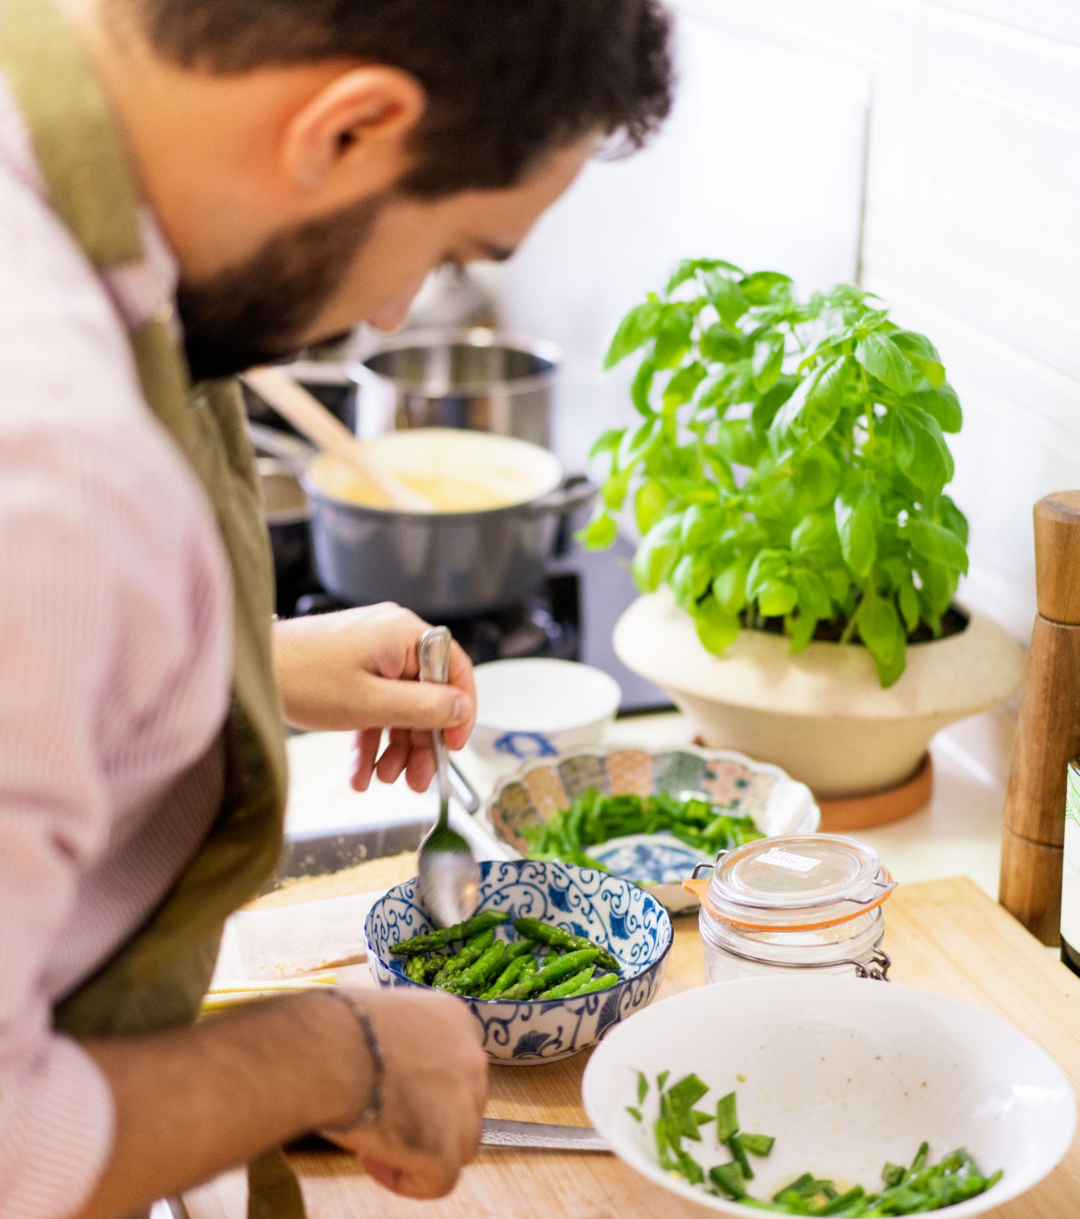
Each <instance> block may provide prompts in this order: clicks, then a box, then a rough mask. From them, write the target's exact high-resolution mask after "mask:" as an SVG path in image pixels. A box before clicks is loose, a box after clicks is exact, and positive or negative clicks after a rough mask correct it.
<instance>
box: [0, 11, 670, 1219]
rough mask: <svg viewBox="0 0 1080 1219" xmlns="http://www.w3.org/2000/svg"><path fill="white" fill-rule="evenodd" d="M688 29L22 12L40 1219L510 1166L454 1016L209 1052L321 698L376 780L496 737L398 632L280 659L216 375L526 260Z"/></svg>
mask: <svg viewBox="0 0 1080 1219" xmlns="http://www.w3.org/2000/svg"><path fill="white" fill-rule="evenodd" d="M667 37H668V34H667V25H666V21H665V18H664V16H663V14H662V13H661V11H660V10H659V8H658V4H657V0H213V2H212V3H208V2H207V0H63V3H62V5H61V8H60V9H59V10H58V9H56V8H55V7H53V0H0V571H2V573H3V574H2V583H0V1214H2V1215H4V1216H5V1219H60V1217H61V1216H79V1217H81V1219H106V1217H109V1216H121V1215H128V1214H131V1213H132V1212H133V1211H136V1210H138V1209H140V1208H144V1209H145V1207H146V1205H147V1204H148V1203H149V1202H150V1201H151V1200H152V1199H154V1198H155V1197H159V1196H162V1195H164V1194H167V1193H169V1192H171V1191H175V1190H178V1189H180V1188H182V1187H185V1186H188V1185H190V1184H192V1183H194V1182H197V1181H199V1180H203V1179H205V1178H207V1177H209V1176H211V1175H213V1174H214V1173H216V1172H218V1171H220V1170H222V1169H224V1168H226V1167H228V1166H231V1165H236V1164H241V1163H244V1162H246V1161H251V1160H253V1159H255V1160H256V1163H257V1164H258V1165H260V1166H261V1169H262V1177H261V1178H260V1176H259V1174H258V1173H253V1181H255V1182H256V1187H257V1188H258V1187H260V1186H259V1182H260V1181H261V1185H262V1186H265V1185H266V1184H267V1180H268V1175H269V1177H270V1178H272V1177H273V1173H274V1171H275V1165H276V1166H277V1167H280V1162H279V1161H275V1159H274V1155H273V1153H272V1152H269V1153H267V1149H272V1148H274V1147H276V1146H278V1145H279V1144H280V1143H282V1142H283V1141H286V1140H288V1139H290V1138H293V1137H295V1136H296V1135H298V1134H300V1133H302V1132H305V1131H310V1130H315V1129H321V1130H324V1131H329V1132H332V1137H333V1138H335V1139H336V1140H337V1141H338V1142H339V1143H340V1144H341V1145H342V1146H343V1147H346V1148H349V1149H352V1150H353V1151H355V1152H356V1154H357V1155H358V1156H359V1157H360V1159H361V1160H362V1161H363V1163H364V1165H365V1167H366V1168H367V1170H368V1171H369V1172H371V1173H372V1174H374V1175H375V1176H376V1177H377V1178H378V1179H379V1180H380V1181H381V1182H382V1183H384V1184H385V1185H387V1186H388V1187H389V1188H391V1189H394V1190H397V1191H399V1192H401V1193H403V1194H409V1195H415V1196H434V1195H437V1194H440V1193H443V1192H445V1191H446V1190H448V1189H449V1188H450V1187H451V1186H452V1184H453V1182H454V1180H455V1178H456V1176H457V1173H458V1171H459V1170H460V1167H461V1165H462V1164H463V1163H465V1162H466V1161H467V1160H468V1159H469V1158H470V1156H471V1155H472V1153H473V1151H474V1150H475V1147H476V1143H477V1138H478V1129H479V1118H480V1114H481V1112H482V1108H483V1103H484V1091H485V1081H484V1062H483V1057H482V1055H481V1053H480V1051H479V1048H478V1046H477V1042H476V1036H475V1033H474V1031H473V1029H472V1027H471V1024H470V1021H469V1019H468V1017H467V1014H466V1011H465V1009H464V1007H463V1005H461V1004H459V1003H457V1002H456V1001H454V1000H453V999H450V998H448V997H445V996H441V995H431V996H426V995H420V996H416V995H412V994H402V993H390V992H378V993H376V992H371V993H368V992H365V993H364V994H363V996H362V998H361V997H359V996H347V995H346V996H343V995H323V994H320V995H311V994H307V995H303V996H297V997H295V998H291V999H288V1000H283V1001H281V1002H273V1003H265V1004H260V1005H258V1006H257V1007H252V1008H249V1009H247V1010H245V1011H242V1012H240V1013H238V1014H236V1015H235V1016H230V1017H227V1018H221V1019H217V1020H214V1021H212V1022H208V1023H205V1024H201V1025H199V1026H197V1027H191V1026H190V1021H191V1019H192V1017H193V1016H194V1013H195V1011H196V1009H197V1006H198V1000H199V996H200V995H201V993H202V991H203V988H204V987H205V984H206V980H207V978H208V975H209V970H210V968H211V967H212V963H213V956H214V953H215V951H216V945H217V938H218V935H219V934H220V926H221V921H222V919H223V918H224V917H225V915H226V914H227V913H228V912H229V911H230V910H231V909H233V908H235V907H236V906H237V905H239V904H241V903H242V902H243V901H245V900H246V899H247V898H248V897H249V896H251V895H252V894H253V893H254V892H255V891H256V889H257V888H258V887H259V885H260V884H261V883H263V881H264V880H265V879H266V877H267V875H268V873H269V871H270V870H271V869H272V867H273V863H274V858H275V855H276V851H277V849H278V846H279V844H280V824H281V816H282V807H283V791H284V755H283V749H282V732H281V721H280V715H281V710H282V708H283V710H284V715H285V718H286V719H287V720H288V721H289V722H291V723H292V724H294V725H297V726H300V727H304V728H312V729H354V730H357V733H358V736H357V753H356V764H355V771H354V774H353V784H354V786H355V787H356V788H357V789H360V790H362V789H364V788H365V787H366V786H367V785H368V783H369V782H370V780H371V777H372V774H373V773H377V774H378V776H379V777H380V778H381V779H383V780H384V781H392V780H394V779H396V778H398V777H399V776H400V775H401V774H403V773H404V774H405V775H406V776H407V781H408V782H409V783H410V784H411V785H412V786H413V787H415V788H417V789H422V788H424V787H425V786H426V785H427V784H428V783H429V782H430V779H431V776H432V773H433V758H432V751H431V742H430V735H429V733H430V730H431V729H432V728H434V727H442V728H445V729H446V735H447V741H448V743H449V745H450V746H451V747H452V748H460V746H461V745H462V744H464V742H465V740H466V738H467V736H468V733H469V730H470V728H471V726H472V722H473V715H474V692H473V685H472V679H471V675H470V672H469V666H468V662H467V660H466V659H465V658H464V656H463V655H462V654H461V653H460V651H457V652H455V655H454V660H453V663H452V668H451V677H450V684H449V686H448V687H446V688H436V687H431V686H428V685H420V684H418V683H417V682H416V681H415V680H414V679H415V678H416V675H417V663H416V642H417V639H418V636H419V634H420V632H421V631H422V630H423V624H422V623H421V622H420V621H419V620H418V619H416V618H415V617H414V616H413V615H411V614H409V613H407V612H405V611H403V610H399V609H398V608H397V607H392V606H379V607H374V608H370V609H360V610H355V611H351V612H345V613H342V614H338V615H331V616H327V617H325V618H322V619H318V620H311V621H303V622H293V623H287V622H283V623H278V624H276V627H275V629H274V632H273V641H272V644H271V638H270V624H269V619H270V602H271V591H272V590H271V587H270V578H269V576H270V573H269V571H268V564H267V554H266V547H265V541H264V538H263V537H262V536H261V534H260V532H259V528H258V524H257V519H256V518H257V509H256V506H255V500H254V483H253V480H252V477H251V470H250V458H249V454H248V452H247V449H246V446H245V443H244V440H243V435H242V421H241V419H240V415H239V412H238V408H237V405H236V400H235V396H234V395H233V393H232V391H231V390H230V388H229V387H228V386H227V385H226V384H225V383H224V382H222V381H220V380H218V379H220V378H224V377H228V376H230V375H232V374H235V373H236V372H239V371H241V370H243V369H244V368H246V367H249V366H251V365H253V364H257V363H262V362H267V361H272V360H276V359H280V358H283V357H287V356H289V355H291V354H293V353H295V352H296V351H298V350H299V349H301V348H302V347H304V346H305V345H307V344H309V343H311V342H313V341H316V340H320V339H323V338H327V337H331V336H333V335H335V334H337V333H340V332H342V331H344V330H347V329H349V328H351V327H353V326H354V325H356V324H357V323H358V322H360V321H368V322H370V323H372V324H373V325H375V326H378V327H382V328H392V327H394V326H396V325H397V324H399V323H400V321H401V319H402V318H403V317H404V315H405V312H406V310H407V307H408V304H409V302H410V300H411V298H412V296H413V294H414V292H415V291H416V290H417V288H418V287H419V285H420V283H421V281H422V280H423V278H424V276H425V275H426V273H427V272H428V271H429V270H431V269H432V268H433V267H435V266H438V265H439V264H441V263H445V262H447V261H450V262H461V263H463V262H467V261H469V260H471V259H477V258H496V259H501V258H507V257H509V256H510V254H511V253H512V252H513V250H514V247H515V246H516V245H517V244H518V243H519V242H520V241H521V239H522V238H523V237H524V236H525V234H526V232H527V231H528V229H529V227H530V226H531V224H532V223H533V221H534V220H535V219H536V217H537V216H538V215H539V214H540V213H541V212H542V211H543V209H544V208H545V207H546V206H547V205H548V204H550V203H551V202H552V201H553V200H554V199H555V198H557V197H558V195H559V194H560V193H561V192H562V191H563V190H564V189H565V188H566V187H567V186H568V185H569V183H570V182H571V181H572V180H573V178H574V176H575V175H576V174H577V172H578V170H579V169H580V167H581V165H582V164H583V163H584V161H585V160H586V159H587V158H588V157H589V156H591V155H592V154H593V153H594V152H595V151H596V150H597V149H598V147H600V146H601V145H603V144H605V143H610V142H612V141H614V142H616V143H621V144H623V145H625V146H627V147H630V148H633V147H636V146H638V145H640V144H641V143H642V142H643V141H644V139H645V138H646V137H647V135H648V134H649V133H650V131H651V130H652V129H654V128H655V126H656V125H657V124H658V123H659V122H660V121H661V120H662V119H663V117H664V115H665V114H666V112H667V109H668V105H669V91H670V68H669V61H668V50H667ZM192 382H194V383H196V388H195V393H194V396H193V397H191V398H190V399H189V398H188V391H189V390H190V387H191V383H192ZM275 681H276V686H275ZM279 696H280V704H279ZM384 728H389V729H390V734H389V742H388V744H387V746H386V748H385V749H384V750H383V752H382V754H381V756H380V755H379V748H380V740H381V734H382V730H383V729H384ZM264 1153H267V1154H264ZM260 1156H262V1158H261V1159H258V1157H260ZM277 1188H278V1189H279V1191H280V1190H281V1189H282V1188H284V1187H283V1186H282V1185H281V1182H280V1180H278V1181H277ZM287 1194H288V1189H287V1188H286V1189H285V1192H284V1193H281V1192H279V1194H278V1195H276V1196H277V1197H279V1198H285V1197H286V1195H287ZM289 1205H291V1204H286V1203H285V1202H282V1204H281V1206H280V1207H278V1208H277V1209H275V1210H273V1212H272V1213H275V1214H285V1213H293V1212H292V1211H291V1210H289Z"/></svg>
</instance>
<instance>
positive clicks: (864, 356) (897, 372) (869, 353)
mask: <svg viewBox="0 0 1080 1219" xmlns="http://www.w3.org/2000/svg"><path fill="white" fill-rule="evenodd" d="M855 359H856V360H858V361H859V363H860V364H861V365H862V366H863V368H865V369H866V371H867V372H868V373H869V374H870V375H871V376H872V377H876V378H877V379H878V380H879V381H880V382H881V383H882V385H886V386H888V388H889V389H891V390H893V391H894V392H896V393H898V394H906V393H907V392H908V390H910V389H911V388H912V385H913V383H914V378H913V376H912V372H911V365H910V364H909V363H908V362H907V359H906V358H905V357H904V353H903V352H902V351H901V350H900V348H899V347H897V345H896V344H895V343H894V342H893V340H892V338H891V337H890V336H889V335H887V334H881V333H880V332H875V333H874V334H868V335H867V336H866V337H865V338H864V339H860V341H859V343H858V344H857V346H856V348H855Z"/></svg>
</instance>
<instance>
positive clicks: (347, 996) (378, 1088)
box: [329, 987, 386, 1130]
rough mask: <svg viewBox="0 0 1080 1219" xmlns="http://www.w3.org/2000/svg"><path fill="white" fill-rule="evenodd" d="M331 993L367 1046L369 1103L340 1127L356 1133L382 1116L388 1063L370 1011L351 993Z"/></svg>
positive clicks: (331, 991)
mask: <svg viewBox="0 0 1080 1219" xmlns="http://www.w3.org/2000/svg"><path fill="white" fill-rule="evenodd" d="M329 993H330V994H331V995H332V996H333V998H335V999H338V1000H340V1002H341V1003H343V1004H344V1005H345V1006H346V1007H347V1008H348V1010H349V1012H350V1013H351V1014H352V1017H353V1019H354V1020H355V1021H356V1024H357V1027H358V1028H359V1030H360V1034H361V1036H362V1037H363V1039H364V1043H365V1045H366V1046H367V1052H368V1062H369V1066H370V1072H369V1073H368V1074H369V1078H368V1077H365V1083H366V1084H367V1100H366V1103H365V1104H364V1105H363V1107H362V1108H360V1109H359V1111H358V1112H357V1113H356V1114H355V1115H354V1116H353V1117H352V1118H351V1120H350V1121H348V1122H346V1123H345V1125H344V1126H342V1127H341V1129H342V1130H356V1129H359V1128H360V1127H362V1126H370V1125H371V1123H372V1122H374V1121H376V1120H377V1119H378V1117H379V1115H380V1114H381V1113H382V1109H383V1100H384V1099H385V1096H384V1081H385V1078H386V1060H385V1058H384V1057H383V1049H382V1043H381V1042H380V1041H379V1037H378V1034H377V1033H376V1032H375V1026H374V1024H372V1022H371V1017H370V1016H369V1015H368V1011H367V1007H366V1006H365V1005H364V1004H363V1003H362V1002H361V1001H360V1000H359V999H358V998H357V997H356V996H354V995H353V994H352V993H350V992H349V991H346V990H340V989H338V988H336V987H335V988H333V989H332V990H330V992H329Z"/></svg>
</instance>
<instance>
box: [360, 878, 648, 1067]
mask: <svg viewBox="0 0 1080 1219" xmlns="http://www.w3.org/2000/svg"><path fill="white" fill-rule="evenodd" d="M479 908H480V909H481V910H505V911H506V912H507V913H508V914H509V915H510V922H513V920H514V919H516V918H538V919H540V920H541V921H543V922H545V923H552V924H554V925H555V926H557V927H565V928H566V930H567V931H569V932H570V933H571V934H572V935H583V936H587V937H588V938H589V939H591V940H594V941H596V943H598V944H603V945H604V946H605V947H607V948H608V949H609V951H610V952H612V953H613V954H614V955H615V956H616V957H618V958H619V961H620V963H621V965H622V969H621V970H620V981H619V982H618V983H617V984H616V985H615V986H613V987H612V988H611V989H610V990H602V991H596V992H595V993H593V994H591V995H581V996H580V997H579V998H576V999H573V998H571V999H538V1000H517V1001H515V1000H512V999H468V998H465V999H463V1000H462V1002H463V1003H467V1004H468V1005H469V1007H470V1009H471V1010H472V1013H473V1015H474V1016H475V1017H476V1021H477V1023H478V1024H479V1026H480V1028H481V1030H482V1032H483V1035H484V1049H485V1050H486V1051H487V1054H488V1057H489V1058H490V1059H492V1061H494V1062H502V1063H508V1064H514V1065H527V1064H531V1063H538V1062H552V1061H554V1060H555V1059H557V1058H569V1057H570V1055H571V1054H577V1053H579V1052H580V1051H581V1050H584V1049H587V1048H588V1047H589V1046H591V1045H595V1044H596V1043H597V1042H598V1041H599V1040H600V1039H601V1038H602V1037H604V1036H605V1035H606V1034H607V1033H609V1032H610V1031H611V1030H612V1029H613V1028H614V1027H615V1025H617V1024H618V1023H619V1022H620V1021H622V1020H624V1019H625V1018H626V1017H627V1016H631V1015H633V1014H634V1012H637V1011H640V1010H641V1009H642V1008H644V1007H647V1006H648V1005H649V1004H650V1003H651V1002H652V1001H653V999H654V998H655V997H656V992H657V991H658V990H659V989H660V982H661V981H662V979H663V976H664V964H665V961H666V958H667V954H668V949H669V948H670V947H671V940H672V927H671V919H670V918H669V917H668V914H667V911H666V910H665V909H664V908H663V906H662V905H661V904H660V903H659V902H658V901H657V900H656V898H655V897H653V896H652V895H651V894H649V893H647V892H646V891H645V890H644V889H641V888H639V887H638V886H637V885H633V884H631V883H630V882H629V881H625V880H620V879H619V878H618V877H617V876H609V875H607V874H605V873H603V872H598V871H595V870H594V869H592V868H576V867H574V866H572V865H571V864H565V863H539V862H537V861H535V860H529V859H523V860H499V859H492V860H486V861H484V862H483V863H481V864H480V907H479ZM506 925H507V926H508V925H509V924H506ZM431 929H432V923H431V920H430V919H429V918H428V916H427V913H426V912H425V911H424V910H423V908H422V907H421V906H420V904H419V898H418V894H417V881H416V878H415V877H414V878H413V879H412V880H409V881H406V882H405V884H403V885H396V886H395V887H394V888H393V889H391V890H390V891H389V892H388V893H387V894H386V896H385V897H382V898H380V899H379V901H377V902H376V903H375V905H374V906H373V907H372V908H371V912H370V914H368V917H367V920H366V922H365V923H364V938H365V939H366V940H367V946H368V964H369V966H370V967H371V970H372V972H373V973H374V975H375V977H376V978H377V979H378V982H379V985H380V986H419V983H417V982H413V981H411V980H410V979H409V978H407V977H406V976H405V966H404V959H403V958H401V957H395V956H393V955H392V954H391V952H390V949H391V948H392V947H393V945H394V944H400V943H401V941H402V940H407V939H409V938H410V936H414V935H419V934H420V933H421V932H424V931H430V930H431ZM496 934H498V933H496ZM423 989H427V988H426V987H424V988H423Z"/></svg>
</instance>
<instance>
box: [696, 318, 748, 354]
mask: <svg viewBox="0 0 1080 1219" xmlns="http://www.w3.org/2000/svg"><path fill="white" fill-rule="evenodd" d="M698 346H699V347H700V349H701V358H702V359H703V360H708V361H710V362H711V363H714V364H734V363H735V361H736V360H741V359H742V358H743V356H744V355H745V351H744V349H743V340H742V337H741V336H740V335H738V334H732V332H731V331H730V330H728V328H727V327H726V326H725V325H724V323H723V322H714V323H713V324H712V325H711V326H710V327H709V328H708V329H707V330H706V331H705V333H704V334H703V335H702V336H701V340H700V342H699V344H698Z"/></svg>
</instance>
